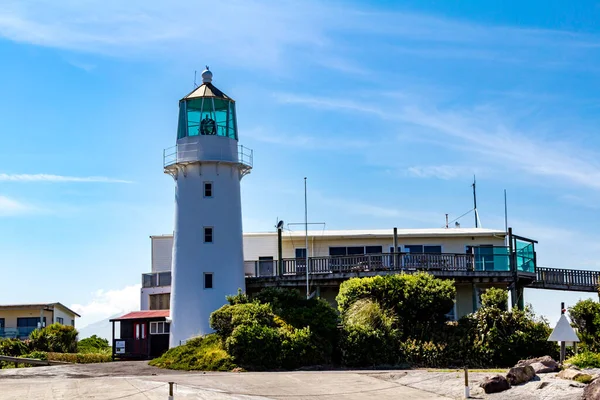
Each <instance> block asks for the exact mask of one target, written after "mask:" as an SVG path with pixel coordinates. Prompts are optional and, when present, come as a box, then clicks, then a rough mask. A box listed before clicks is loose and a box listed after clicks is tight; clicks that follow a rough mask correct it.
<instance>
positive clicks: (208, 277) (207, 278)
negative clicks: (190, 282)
mask: <svg viewBox="0 0 600 400" xmlns="http://www.w3.org/2000/svg"><path fill="white" fill-rule="evenodd" d="M212 288H213V274H212V272H205V273H204V289H212Z"/></svg>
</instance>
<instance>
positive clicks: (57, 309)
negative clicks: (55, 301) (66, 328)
mask: <svg viewBox="0 0 600 400" xmlns="http://www.w3.org/2000/svg"><path fill="white" fill-rule="evenodd" d="M57 318H62V319H63V325H71V321H73V326H75V319H76V318H75V315H74V314H73V313H71V312H69V311H67V310H65V309H64V308H63V307H61V306H54V321H53V322H58V320H57Z"/></svg>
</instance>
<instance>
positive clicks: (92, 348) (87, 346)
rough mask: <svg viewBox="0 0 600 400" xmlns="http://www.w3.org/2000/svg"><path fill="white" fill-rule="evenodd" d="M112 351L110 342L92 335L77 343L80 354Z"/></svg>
mask: <svg viewBox="0 0 600 400" xmlns="http://www.w3.org/2000/svg"><path fill="white" fill-rule="evenodd" d="M107 350H108V351H109V350H110V346H109V344H108V340H106V339H103V338H100V337H98V336H96V335H92V336H90V337H89V338H85V339H82V340H80V341H79V342H77V352H78V353H105V352H106V351H107Z"/></svg>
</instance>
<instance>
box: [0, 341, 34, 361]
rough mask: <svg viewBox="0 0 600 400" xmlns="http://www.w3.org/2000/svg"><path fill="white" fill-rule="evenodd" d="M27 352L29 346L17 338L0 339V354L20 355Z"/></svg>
mask: <svg viewBox="0 0 600 400" xmlns="http://www.w3.org/2000/svg"><path fill="white" fill-rule="evenodd" d="M27 353H29V347H28V346H27V345H26V344H25V343H23V342H22V341H20V340H19V339H2V340H0V354H1V355H3V356H9V357H20V356H22V355H25V354H27Z"/></svg>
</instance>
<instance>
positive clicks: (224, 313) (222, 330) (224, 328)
mask: <svg viewBox="0 0 600 400" xmlns="http://www.w3.org/2000/svg"><path fill="white" fill-rule="evenodd" d="M275 318H276V316H275V314H274V313H273V310H272V309H271V306H270V305H269V304H260V303H258V302H253V303H241V304H236V305H224V306H223V307H221V308H219V309H218V310H216V311H215V312H213V313H212V314H211V315H210V319H209V323H210V326H211V328H213V329H214V330H215V331H216V333H217V334H218V335H219V336H220V337H221V338H222V339H224V340H225V339H227V338H228V337H229V336H231V334H232V333H233V331H234V330H235V328H236V327H237V326H240V325H247V324H258V325H261V326H268V327H275V326H277V323H276V322H275Z"/></svg>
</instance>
